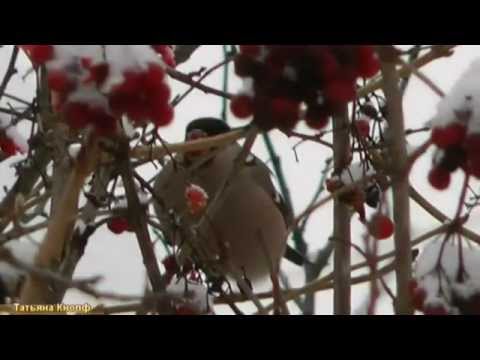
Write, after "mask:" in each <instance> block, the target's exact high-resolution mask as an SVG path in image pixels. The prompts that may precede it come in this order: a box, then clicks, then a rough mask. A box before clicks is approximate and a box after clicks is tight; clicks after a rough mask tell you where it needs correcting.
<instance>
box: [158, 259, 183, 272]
mask: <svg viewBox="0 0 480 360" xmlns="http://www.w3.org/2000/svg"><path fill="white" fill-rule="evenodd" d="M162 264H163V266H164V267H165V271H166V272H167V274H170V275H175V274H177V273H178V272H179V271H180V267H179V266H178V262H177V259H176V258H175V256H174V255H170V256H167V257H166V258H165V259H163V261H162Z"/></svg>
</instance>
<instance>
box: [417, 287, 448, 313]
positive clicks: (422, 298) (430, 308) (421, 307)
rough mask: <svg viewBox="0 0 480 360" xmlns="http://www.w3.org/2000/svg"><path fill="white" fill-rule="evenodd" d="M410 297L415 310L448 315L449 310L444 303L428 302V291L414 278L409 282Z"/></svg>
mask: <svg viewBox="0 0 480 360" xmlns="http://www.w3.org/2000/svg"><path fill="white" fill-rule="evenodd" d="M409 291H410V298H411V300H412V305H413V307H414V308H415V310H417V311H420V312H422V313H424V314H425V315H448V314H449V310H448V309H447V308H446V306H445V305H444V304H441V303H437V304H429V303H426V299H427V291H426V290H425V289H424V288H423V287H421V286H419V284H418V282H417V280H415V279H413V280H412V281H410V284H409Z"/></svg>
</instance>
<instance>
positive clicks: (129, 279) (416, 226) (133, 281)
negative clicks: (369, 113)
mask: <svg viewBox="0 0 480 360" xmlns="http://www.w3.org/2000/svg"><path fill="white" fill-rule="evenodd" d="M11 49H12V48H11V46H9V45H5V46H4V47H3V48H0V79H3V74H4V72H5V69H6V66H7V64H8V61H9V59H10V54H11ZM479 57H480V46H476V45H475V46H472V45H468V46H460V47H458V48H457V49H456V51H455V55H454V56H453V57H451V58H448V59H441V60H438V61H436V62H435V63H433V64H430V65H428V66H426V67H425V68H423V69H422V71H423V72H424V73H425V74H426V75H427V76H429V77H430V78H431V79H433V80H434V82H435V83H436V84H437V85H438V86H439V87H440V88H441V89H442V90H444V91H445V92H448V90H449V89H450V88H451V87H452V86H453V84H454V82H455V81H456V80H457V79H458V78H459V77H460V75H461V73H462V72H463V71H465V70H466V68H467V67H468V65H469V64H470V63H471V61H472V60H473V59H475V58H479ZM222 59H223V51H222V46H221V45H204V46H203V47H201V48H200V50H198V51H197V52H196V53H195V54H194V56H193V57H192V59H191V60H190V61H189V62H188V63H186V64H183V65H181V66H180V67H179V70H181V71H183V72H190V71H196V70H198V69H199V68H201V67H202V66H203V67H207V68H210V67H211V66H213V65H215V64H217V63H218V62H220V61H221V60H222ZM28 69H29V64H28V62H27V60H26V59H25V58H24V57H23V56H21V61H19V66H18V70H19V75H17V76H15V77H14V78H13V80H12V81H11V83H10V85H9V87H8V89H7V92H8V93H10V94H14V95H16V96H19V97H21V98H24V99H31V98H32V97H33V91H34V84H35V79H34V76H33V75H30V76H28V77H27V78H26V79H25V80H22V76H23V75H24V74H25V73H26V72H27V70H28ZM222 81H223V70H220V71H217V72H216V73H214V74H212V75H211V76H210V77H209V78H207V79H206V80H205V84H207V85H210V86H212V87H215V88H221V87H222ZM171 85H172V89H173V93H174V95H176V94H180V93H183V92H184V91H185V90H187V89H188V87H187V86H185V85H183V84H181V83H179V82H177V81H174V80H171ZM240 86H241V81H240V80H239V79H238V78H236V77H235V76H234V75H233V72H232V74H231V76H230V89H229V91H230V92H235V91H236V90H237V89H239V87H240ZM438 101H439V98H438V96H437V95H435V94H434V93H433V92H432V91H431V90H430V89H429V88H428V87H426V86H425V85H424V84H423V83H422V82H421V81H419V80H417V79H415V78H413V79H412V81H411V83H410V85H409V87H408V90H407V92H406V96H405V102H404V106H405V117H406V123H407V128H419V127H422V126H423V125H424V124H425V123H426V122H427V121H428V120H429V118H430V117H431V116H433V115H434V113H435V110H436V104H437V103H438ZM5 105H6V100H5V99H3V100H2V102H1V106H3V107H5ZM221 105H222V102H221V99H220V98H218V97H216V96H214V95H206V94H204V93H202V92H201V91H198V90H195V91H193V92H192V94H190V95H189V96H188V97H187V98H186V99H185V100H184V101H183V103H182V104H181V105H180V106H179V107H178V108H177V110H176V119H175V122H174V124H173V125H172V126H171V127H170V128H167V129H162V130H161V135H162V136H163V137H164V138H165V139H166V140H167V141H169V142H177V141H180V140H182V139H183V137H184V129H185V126H186V124H187V123H188V122H189V121H190V120H193V119H194V118H198V117H204V116H220V113H221ZM229 123H230V124H231V125H233V126H239V125H242V124H244V123H242V122H238V121H236V120H235V119H234V118H233V117H232V116H231V115H230V116H229ZM27 125H28V124H20V126H19V129H20V131H23V132H24V134H25V136H28V133H29V127H28V126H27ZM299 130H300V131H302V132H307V131H308V130H307V129H306V128H304V127H303V126H302V127H301V128H300V129H299ZM425 136H426V135H425V134H420V135H415V136H411V137H409V141H410V143H411V144H412V145H419V144H421V143H422V142H423V141H425V139H426V137H425ZM272 139H273V141H274V143H275V146H276V148H277V151H278V153H279V155H280V156H281V158H282V164H283V169H284V172H285V174H286V177H287V181H288V184H289V186H290V191H291V195H292V199H293V202H294V208H295V210H296V212H297V213H298V212H300V211H302V210H303V209H305V207H306V206H307V204H308V203H309V202H310V200H311V197H312V196H313V194H314V192H315V190H316V189H317V186H318V182H319V179H320V176H321V171H322V169H323V168H324V165H325V160H326V159H327V158H329V157H330V156H331V153H330V150H329V149H327V148H325V147H323V146H322V145H319V144H308V143H306V144H304V145H301V146H300V147H298V149H297V153H298V156H299V159H300V162H298V163H297V162H296V159H295V156H294V153H293V151H292V147H293V146H294V145H295V144H296V143H297V142H298V140H296V139H287V138H286V137H285V136H284V135H282V134H280V133H278V132H272ZM327 140H328V139H327ZM254 152H255V154H256V155H258V156H259V157H260V158H262V159H263V160H265V161H268V154H267V151H266V149H265V147H264V145H263V142H262V141H261V139H260V140H258V141H257V143H256V144H255V147H254ZM19 159H21V157H16V158H14V159H11V160H9V161H8V162H4V163H2V164H1V173H2V176H1V177H0V187H2V188H3V186H7V187H10V186H11V185H12V184H13V182H14V179H15V178H14V170H13V169H12V168H10V167H9V165H10V164H11V163H12V162H15V161H18V160H19ZM430 161H431V154H426V155H424V156H423V157H422V158H421V159H420V160H419V161H418V162H417V164H416V165H415V167H414V169H413V172H412V174H411V178H410V179H411V182H412V184H413V185H414V186H415V187H416V189H417V190H418V191H419V192H420V193H421V194H423V195H424V196H425V197H426V198H428V199H429V200H430V201H431V202H432V203H433V204H434V205H436V206H438V207H439V209H440V210H442V211H443V212H445V213H447V214H448V215H450V216H453V214H454V212H455V209H456V206H457V204H458V197H459V190H460V187H461V182H462V176H461V175H460V174H459V173H457V175H456V176H455V177H454V179H453V181H452V185H451V186H450V189H449V191H448V192H443V193H440V192H437V191H435V190H434V189H432V187H431V186H430V185H429V184H428V181H427V174H428V171H429V169H430ZM155 172H156V170H155V168H154V167H153V166H149V167H147V168H145V170H144V176H145V178H146V179H150V178H151V177H152V176H153V175H154V174H155ZM472 185H473V187H474V189H477V188H478V184H477V183H472ZM2 196H3V195H2ZM331 213H332V209H331V206H325V207H324V208H322V209H320V210H319V211H318V212H316V213H315V215H314V216H313V217H312V219H311V221H310V223H309V227H308V229H307V231H306V234H305V238H306V240H307V241H308V243H309V244H311V246H312V250H314V249H318V248H321V247H322V246H324V245H325V243H326V241H327V239H328V237H329V236H330V235H331V231H332V222H333V219H332V216H331ZM479 217H480V213H479V211H478V210H474V212H473V213H472V216H471V219H470V221H469V223H468V224H467V226H468V227H469V228H471V229H472V230H475V231H480V222H479V221H478V219H479ZM354 219H356V216H354ZM438 225H439V224H438V223H437V222H436V221H435V220H434V219H432V218H431V217H430V216H429V215H428V214H426V213H425V212H424V211H423V210H421V209H419V208H418V207H417V206H416V205H415V204H414V203H413V202H412V233H413V234H412V235H413V237H416V236H418V235H421V234H423V233H425V232H427V231H429V230H432V229H433V228H434V227H437V226H438ZM363 233H364V229H363V227H362V226H361V225H360V224H359V223H358V221H356V220H354V221H353V229H352V236H353V239H352V240H353V241H354V242H355V243H357V244H359V245H361V244H362V235H363ZM35 239H41V234H36V236H35ZM392 245H393V240H388V241H386V242H382V244H381V250H382V251H389V250H391V249H392ZM158 250H159V251H158V255H159V258H161V257H163V253H162V251H163V250H162V248H161V246H159V248H158ZM352 261H353V263H357V262H359V261H363V259H362V258H361V257H360V256H359V255H358V254H357V253H356V252H355V251H352ZM283 268H284V270H285V271H286V272H287V274H288V275H289V277H290V278H291V281H292V285H293V286H295V287H296V286H301V285H303V271H302V270H301V269H299V268H296V267H294V266H291V265H289V264H284V266H283ZM330 269H331V267H330V268H328V269H327V270H325V273H328V272H329V271H330ZM325 273H324V274H325ZM75 275H76V276H77V277H89V276H96V275H101V276H103V277H104V280H103V281H102V282H101V283H100V285H99V289H101V290H108V291H115V292H117V293H121V294H132V295H140V294H142V293H143V291H144V287H145V281H146V280H145V271H144V267H143V263H142V258H141V255H140V251H139V249H138V245H137V242H136V239H135V237H134V235H132V234H125V235H122V236H116V235H113V234H111V233H110V232H109V231H108V230H107V229H106V228H105V227H104V228H102V229H100V230H99V231H97V233H96V234H95V235H94V236H93V237H92V238H91V239H90V242H89V245H88V247H87V249H86V253H85V256H84V258H83V259H82V261H81V262H80V264H79V266H78V268H77V272H76V274H75ZM356 275H358V273H357V274H356ZM388 279H390V280H393V278H392V276H390V277H389V278H388ZM389 283H390V286H391V287H392V288H394V281H389ZM367 289H368V288H367V286H356V287H354V288H353V294H352V299H353V304H352V309H353V310H354V311H355V310H356V309H360V308H361V306H362V304H363V303H364V300H365V299H366V297H367V296H368V291H367ZM85 302H89V303H92V304H97V302H96V301H95V300H94V299H91V298H90V297H87V296H85V295H83V294H81V293H79V292H78V291H75V290H72V291H69V292H68V294H67V296H66V299H65V303H85ZM317 303H318V306H317V313H318V314H331V313H332V311H333V306H332V292H330V291H328V292H322V293H319V294H318V295H317ZM245 309H248V310H249V309H253V308H252V307H250V306H247V307H245ZM219 310H220V311H219V313H223V312H225V313H229V310H228V309H219ZM292 311H293V312H295V307H294V306H292ZM378 313H380V314H391V313H392V306H391V303H390V300H389V298H388V297H386V296H382V301H381V302H380V304H379V308H378Z"/></svg>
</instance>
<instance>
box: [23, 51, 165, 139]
mask: <svg viewBox="0 0 480 360" xmlns="http://www.w3.org/2000/svg"><path fill="white" fill-rule="evenodd" d="M55 46H60V45H23V46H22V48H23V49H24V50H25V51H26V52H27V53H28V55H29V56H30V59H31V60H32V62H33V64H34V65H35V66H38V65H42V64H47V68H48V84H49V86H50V89H51V91H52V92H54V94H55V99H56V104H55V105H56V106H55V107H56V109H57V110H58V111H60V112H62V113H63V115H64V116H65V120H66V121H67V122H68V124H69V126H70V127H71V128H74V129H83V128H85V127H86V126H88V125H92V126H93V127H94V128H95V129H96V130H97V131H98V132H99V133H100V134H101V135H112V134H114V133H115V132H116V130H117V127H118V123H119V122H118V119H120V118H121V117H122V116H123V115H127V116H128V118H129V119H130V121H132V123H133V124H134V125H137V126H141V125H144V124H146V123H148V122H149V121H151V122H153V124H154V125H155V126H157V127H159V126H166V125H169V124H170V123H171V121H172V120H173V116H174V114H173V108H172V107H171V106H170V104H169V101H170V98H171V91H170V87H169V86H168V84H167V83H166V72H165V69H164V67H163V64H161V63H160V62H155V61H152V62H148V63H147V64H146V66H135V65H132V66H131V67H127V68H126V69H125V70H124V71H123V73H122V74H121V76H122V81H121V82H120V83H116V84H115V85H113V86H110V87H109V88H108V89H105V87H106V83H108V79H109V76H110V75H111V69H112V64H111V63H110V62H115V61H116V60H115V59H111V60H108V61H106V62H94V61H93V60H92V59H91V58H86V57H73V58H72V59H69V60H68V63H67V64H63V66H61V67H56V66H50V67H49V66H48V62H50V61H52V60H62V59H57V56H56V52H55ZM112 46H122V45H112ZM152 46H153V47H155V49H154V50H155V51H157V52H159V53H161V54H162V56H163V57H164V59H166V61H165V62H167V61H168V62H169V64H171V65H174V57H173V52H172V51H171V49H170V47H168V46H167V45H152ZM167 48H168V49H170V52H169V51H168V49H167ZM113 67H115V66H113ZM115 75H118V74H115Z"/></svg>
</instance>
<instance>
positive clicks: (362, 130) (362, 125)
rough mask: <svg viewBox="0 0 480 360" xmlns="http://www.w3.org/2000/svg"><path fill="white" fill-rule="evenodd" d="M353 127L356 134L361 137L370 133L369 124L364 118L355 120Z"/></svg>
mask: <svg viewBox="0 0 480 360" xmlns="http://www.w3.org/2000/svg"><path fill="white" fill-rule="evenodd" d="M355 127H356V128H357V132H358V135H360V136H361V137H364V138H366V137H368V136H369V135H370V124H369V122H368V120H366V119H360V120H357V121H356V122H355Z"/></svg>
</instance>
